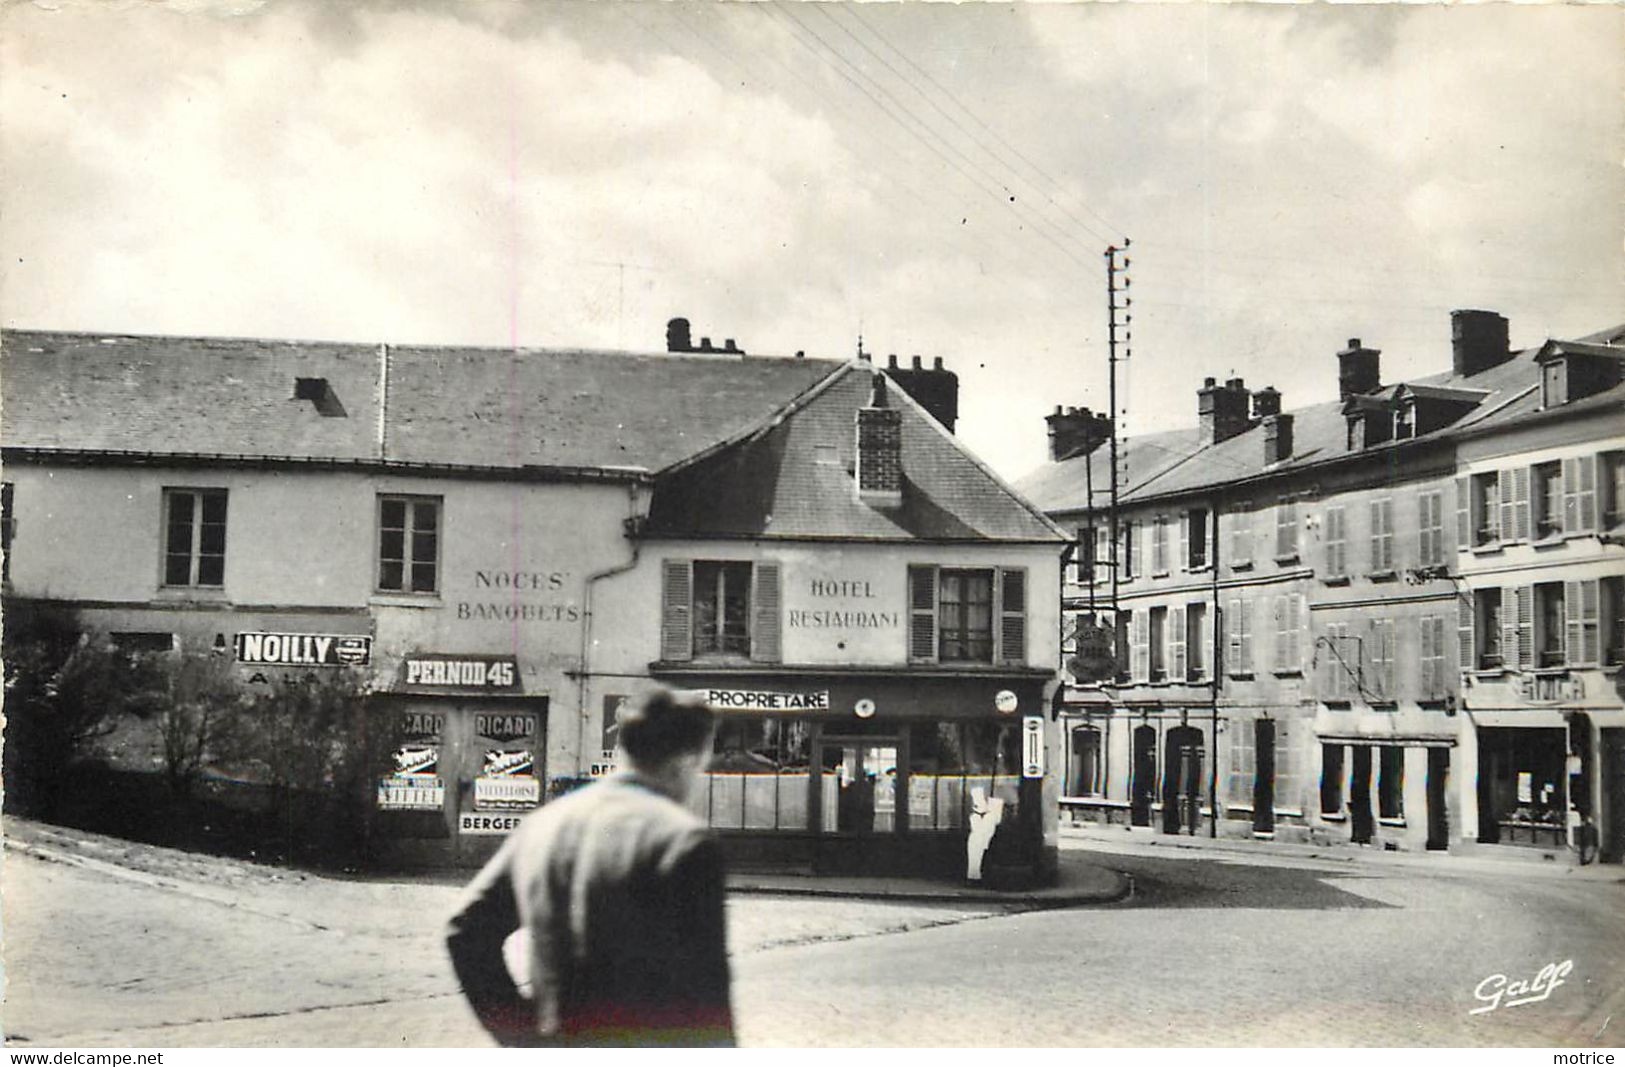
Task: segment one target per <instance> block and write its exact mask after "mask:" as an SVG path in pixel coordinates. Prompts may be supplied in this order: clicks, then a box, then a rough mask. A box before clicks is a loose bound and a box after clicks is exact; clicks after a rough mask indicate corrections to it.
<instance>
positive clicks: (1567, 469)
mask: <svg viewBox="0 0 1625 1067" xmlns="http://www.w3.org/2000/svg"><path fill="white" fill-rule="evenodd" d="M1563 532H1564V533H1566V534H1574V533H1579V532H1580V461H1579V460H1578V459H1575V458H1572V457H1571V458H1569V459H1565V460H1564V461H1563Z"/></svg>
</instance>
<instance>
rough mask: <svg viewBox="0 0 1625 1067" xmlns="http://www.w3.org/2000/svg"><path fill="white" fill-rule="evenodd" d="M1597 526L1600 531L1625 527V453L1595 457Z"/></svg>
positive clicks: (1608, 453)
mask: <svg viewBox="0 0 1625 1067" xmlns="http://www.w3.org/2000/svg"><path fill="white" fill-rule="evenodd" d="M1595 466H1596V468H1597V475H1596V481H1597V496H1598V497H1599V499H1598V501H1597V512H1598V515H1597V524H1598V528H1599V529H1602V530H1612V529H1614V528H1615V527H1618V526H1621V525H1625V452H1604V453H1603V454H1602V455H1600V456H1597V457H1596V464H1595Z"/></svg>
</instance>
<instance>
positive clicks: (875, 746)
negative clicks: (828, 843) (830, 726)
mask: <svg viewBox="0 0 1625 1067" xmlns="http://www.w3.org/2000/svg"><path fill="white" fill-rule="evenodd" d="M899 751H900V746H899V744H898V739H897V738H895V737H823V738H820V739H819V742H818V760H817V765H818V767H819V771H820V773H819V782H818V787H817V788H818V803H816V804H815V805H814V807H813V810H814V811H815V812H816V813H817V820H818V826H817V829H818V830H819V831H820V832H822V833H826V834H874V833H890V832H891V831H893V830H894V829H896V828H897V826H898V812H897V798H898V796H899V795H901V794H900V789H899V786H900V783H899V781H898V779H899V777H900V776H901V772H900V770H899V767H900V760H899V759H898V753H899Z"/></svg>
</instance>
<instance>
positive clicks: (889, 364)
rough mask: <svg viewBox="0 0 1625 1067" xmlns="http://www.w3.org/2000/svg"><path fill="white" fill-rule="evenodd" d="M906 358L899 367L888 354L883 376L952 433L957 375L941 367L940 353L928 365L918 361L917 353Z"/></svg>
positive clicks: (956, 411)
mask: <svg viewBox="0 0 1625 1067" xmlns="http://www.w3.org/2000/svg"><path fill="white" fill-rule="evenodd" d="M910 362H911V364H912V365H911V366H909V367H906V368H905V367H899V366H898V365H897V357H896V356H891V357H889V358H888V359H887V360H886V376H887V377H889V378H891V380H892V381H894V382H896V383H897V385H898V387H899V388H900V389H902V390H903V392H905V393H907V394H908V395H909V396H911V397H913V398H914V401H915V403H917V404H919V405H920V406H921V407H922V408H924V409H925V410H926V411H928V412H930V413H931V417H932V418H933V419H936V420H937V421H938V422H940V423H942V425H943V428H944V429H946V430H947V431H948V432H949V433H953V432H954V424H955V423H956V422H958V421H959V375H957V374H955V373H954V372H953V371H951V370H944V369H943V366H942V357H941V356H938V357H936V358H935V359H934V360H932V361H931V366H929V367H925V366H922V365H921V360H920V357H919V356H915V357H914V358H913V359H912V360H911V361H910Z"/></svg>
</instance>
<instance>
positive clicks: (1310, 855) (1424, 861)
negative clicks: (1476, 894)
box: [1061, 825, 1625, 884]
mask: <svg viewBox="0 0 1625 1067" xmlns="http://www.w3.org/2000/svg"><path fill="white" fill-rule="evenodd" d="M1061 842H1062V848H1063V850H1064V849H1066V848H1067V847H1068V844H1069V843H1070V844H1071V848H1072V850H1073V854H1074V855H1075V854H1076V853H1077V852H1078V851H1083V850H1089V851H1095V852H1096V854H1097V855H1098V854H1100V853H1102V852H1106V851H1111V850H1114V849H1122V848H1131V849H1133V850H1134V851H1135V852H1139V853H1143V851H1144V850H1147V849H1157V850H1159V851H1161V850H1166V851H1167V852H1168V854H1169V856H1170V858H1173V857H1175V856H1178V855H1181V854H1183V855H1194V854H1197V853H1220V854H1224V853H1229V854H1232V855H1238V856H1252V857H1256V858H1260V859H1264V858H1268V857H1272V856H1278V857H1288V858H1291V859H1297V860H1313V861H1316V862H1319V863H1327V864H1347V865H1350V866H1365V865H1375V866H1392V867H1403V868H1408V869H1417V868H1425V869H1427V870H1430V871H1436V872H1439V873H1463V874H1467V873H1480V874H1502V875H1509V876H1513V877H1519V876H1525V875H1527V876H1532V877H1551V878H1565V879H1568V880H1571V881H1586V882H1614V883H1620V884H1625V866H1621V865H1620V864H1617V863H1615V864H1597V863H1592V864H1588V865H1586V866H1584V867H1582V866H1580V865H1579V864H1578V863H1576V862H1574V861H1573V860H1572V859H1571V860H1569V861H1568V862H1564V861H1562V860H1549V859H1546V858H1545V856H1544V855H1543V854H1542V853H1540V852H1538V851H1535V850H1532V849H1530V850H1525V849H1517V848H1507V847H1501V848H1496V847H1495V846H1486V847H1484V848H1480V849H1477V850H1474V851H1471V852H1462V851H1454V852H1389V851H1387V850H1386V849H1381V848H1370V847H1368V846H1364V845H1355V844H1326V845H1317V844H1310V843H1298V842H1292V841H1270V840H1259V839H1255V838H1245V837H1218V838H1212V837H1206V836H1190V835H1185V834H1164V833H1161V832H1159V831H1158V830H1156V829H1155V828H1152V827H1144V826H1134V827H1128V826H1117V825H1113V826H1099V825H1096V826H1062V827H1061ZM1492 849H1493V851H1492ZM1063 855H1064V852H1063Z"/></svg>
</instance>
